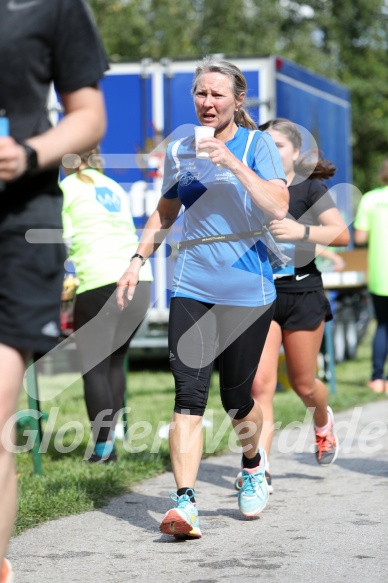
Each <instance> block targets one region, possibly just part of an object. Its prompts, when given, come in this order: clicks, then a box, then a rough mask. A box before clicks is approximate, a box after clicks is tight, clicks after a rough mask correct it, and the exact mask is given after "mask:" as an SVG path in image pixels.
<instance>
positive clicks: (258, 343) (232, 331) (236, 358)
mask: <svg viewBox="0 0 388 583" xmlns="http://www.w3.org/2000/svg"><path fill="white" fill-rule="evenodd" d="M273 312H274V304H270V305H267V306H260V307H255V308H248V307H240V306H222V305H215V304H208V303H205V302H201V301H198V300H193V299H189V298H173V299H172V300H171V306H170V322H169V349H170V367H171V371H172V374H173V375H174V379H175V407H174V411H175V412H176V413H184V414H188V415H203V414H204V412H205V408H206V403H207V399H208V393H209V385H210V378H211V374H212V370H213V364H214V360H215V359H216V357H217V356H218V355H219V367H220V393H221V402H222V406H223V407H224V409H225V411H226V412H227V413H228V414H229V415H230V416H231V417H233V418H235V419H243V418H244V417H246V415H248V413H249V412H250V410H251V409H252V407H253V404H254V401H253V399H252V396H251V388H252V382H253V378H254V376H255V373H256V369H257V366H258V364H259V360H260V356H261V353H262V350H263V347H264V343H265V339H266V337H267V333H268V330H269V326H270V324H271V320H272V317H273Z"/></svg>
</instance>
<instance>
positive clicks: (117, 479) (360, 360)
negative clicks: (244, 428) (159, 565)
mask: <svg viewBox="0 0 388 583" xmlns="http://www.w3.org/2000/svg"><path fill="white" fill-rule="evenodd" d="M371 335H372V330H371V328H370V329H369V330H368V333H367V334H366V336H365V338H364V340H363V342H362V343H361V345H360V346H359V348H358V351H357V357H356V359H354V360H352V361H349V362H344V363H341V364H339V365H337V367H336V393H335V394H334V395H330V399H329V400H330V404H331V406H332V407H333V409H334V411H339V410H343V409H348V408H350V407H354V406H360V405H363V404H365V403H368V402H371V401H377V400H379V399H382V398H384V397H383V396H380V395H376V394H374V393H372V392H371V391H370V390H369V389H367V388H366V387H365V382H366V381H367V379H368V377H369V372H370V366H371V365H370V353H371ZM77 376H78V375H77V374H76V373H72V374H70V373H68V374H58V375H54V376H43V375H40V378H39V391H40V396H41V398H42V404H41V405H42V410H43V411H44V412H45V413H47V414H48V416H49V419H48V420H47V421H44V422H43V423H42V426H43V429H44V439H45V444H46V446H45V449H46V453H44V454H42V465H43V476H41V477H39V476H36V475H34V473H33V464H32V458H31V452H30V451H25V452H20V453H18V454H17V455H16V461H17V472H18V479H19V512H18V516H17V520H16V525H15V534H18V533H20V532H22V531H23V530H25V529H27V528H31V527H34V526H36V525H38V524H40V523H42V522H44V521H47V520H53V519H55V518H59V517H62V516H68V515H71V514H78V513H81V512H85V511H89V510H93V509H96V508H100V507H102V506H103V505H104V504H106V503H107V501H108V500H109V499H110V498H112V497H114V496H117V495H119V494H123V493H124V492H127V491H129V490H130V489H131V487H132V486H133V485H134V484H135V483H138V482H140V481H142V480H145V479H147V478H151V477H152V476H155V475H157V474H158V473H161V472H164V471H166V470H167V469H169V468H170V458H169V451H168V442H167V439H166V438H164V437H160V435H159V432H160V431H161V430H162V431H163V426H164V425H167V424H168V423H169V420H170V418H171V412H172V409H173V403H174V388H173V379H172V376H171V373H170V372H169V370H168V369H166V370H147V369H143V370H132V371H131V372H130V373H129V375H128V398H127V407H128V423H129V439H128V441H127V442H125V443H123V442H122V441H117V450H118V456H119V457H118V462H117V463H115V464H102V465H92V464H88V463H87V462H85V461H84V460H83V458H84V456H85V452H86V451H87V448H88V447H89V448H90V447H91V446H92V442H91V436H90V429H89V424H88V419H87V414H86V408H85V403H84V398H83V391H82V382H81V380H80V379H78V378H77ZM64 387H66V388H65V390H62V389H63V388H64ZM274 406H275V421H280V422H281V427H285V426H286V425H287V424H288V423H291V422H292V421H303V419H304V417H305V414H306V411H305V408H304V406H303V404H302V403H301V401H300V400H299V399H298V397H297V396H296V395H295V393H294V392H293V391H285V392H282V393H276V395H275V401H274ZM24 408H26V395H25V393H23V394H22V395H21V399H20V406H19V409H24ZM205 420H206V427H205V429H204V433H205V436H204V437H205V440H204V443H205V451H206V454H205V455H206V456H207V455H217V454H219V453H221V452H223V451H226V450H228V449H229V448H231V447H233V449H234V445H235V444H236V440H235V438H234V433H233V432H232V431H231V427H230V423H229V420H228V418H227V417H226V415H225V413H224V411H223V409H222V407H221V404H220V398H219V391H218V374H217V373H215V374H214V375H213V378H212V385H211V389H210V394H209V402H208V408H207V411H206V414H205ZM28 432H29V429H28V427H25V428H24V429H20V430H19V432H18V443H19V445H22V444H26V442H27V439H28Z"/></svg>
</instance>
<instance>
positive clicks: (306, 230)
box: [302, 225, 310, 241]
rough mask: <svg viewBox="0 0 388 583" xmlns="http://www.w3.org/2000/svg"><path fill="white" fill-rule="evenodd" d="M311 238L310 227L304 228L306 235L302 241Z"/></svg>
mask: <svg viewBox="0 0 388 583" xmlns="http://www.w3.org/2000/svg"><path fill="white" fill-rule="evenodd" d="M309 237H310V227H309V226H308V225H305V226H304V235H303V239H302V241H307V240H308V238H309Z"/></svg>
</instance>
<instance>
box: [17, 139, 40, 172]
mask: <svg viewBox="0 0 388 583" xmlns="http://www.w3.org/2000/svg"><path fill="white" fill-rule="evenodd" d="M20 145H21V146H22V147H23V148H24V151H25V153H26V162H27V166H26V171H25V173H24V174H31V172H33V171H34V170H36V169H37V168H38V154H37V151H36V150H35V149H34V148H33V147H32V146H29V145H28V144H26V143H25V142H20Z"/></svg>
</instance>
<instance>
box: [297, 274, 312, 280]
mask: <svg viewBox="0 0 388 583" xmlns="http://www.w3.org/2000/svg"><path fill="white" fill-rule="evenodd" d="M309 275H310V274H309V273H306V275H296V276H295V279H296V281H300V280H301V279H305V278H306V277H308V276H309Z"/></svg>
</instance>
